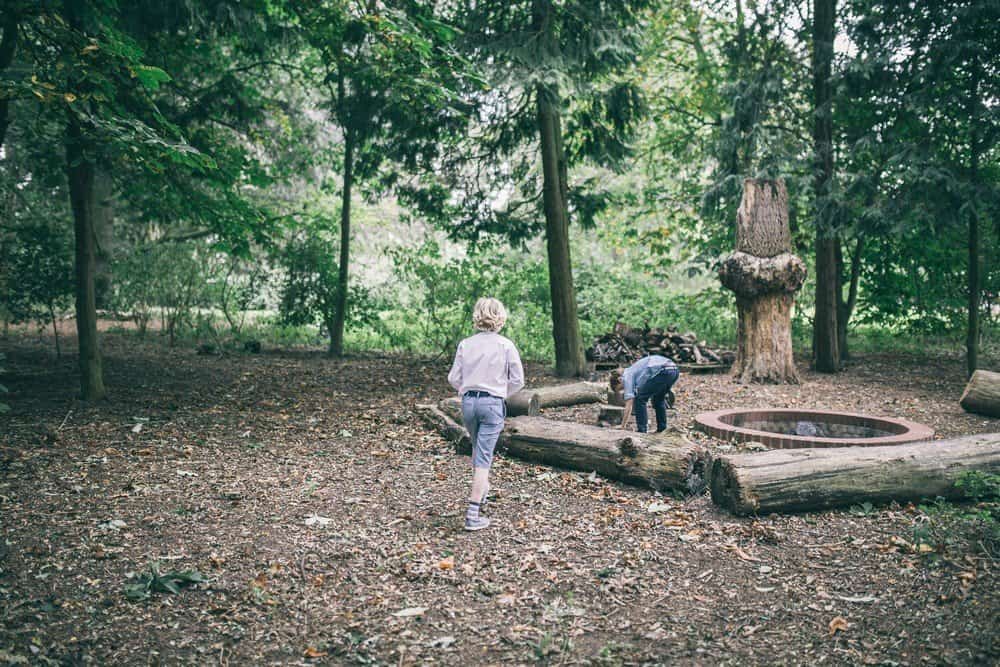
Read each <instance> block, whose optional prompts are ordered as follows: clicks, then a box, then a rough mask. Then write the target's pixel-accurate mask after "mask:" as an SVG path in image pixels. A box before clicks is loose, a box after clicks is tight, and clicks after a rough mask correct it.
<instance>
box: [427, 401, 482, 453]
mask: <svg viewBox="0 0 1000 667" xmlns="http://www.w3.org/2000/svg"><path fill="white" fill-rule="evenodd" d="M416 407H417V414H419V415H420V416H421V417H423V419H424V422H425V423H426V424H427V425H428V426H430V427H431V428H434V429H436V430H437V431H438V432H439V433H440V434H441V435H442V436H443V437H444V439H445V440H447V441H448V442H450V443H452V444H453V445H454V446H455V453H456V454H472V441H471V440H469V432H468V431H467V430H465V427H464V426H463V425H462V423H461V421H458V422H456V421H455V420H454V419H452V417H451V416H450V415H448V414H447V413H446V412H445V411H444V410H442V409H441V408H439V407H438V406H436V405H417V406H416Z"/></svg>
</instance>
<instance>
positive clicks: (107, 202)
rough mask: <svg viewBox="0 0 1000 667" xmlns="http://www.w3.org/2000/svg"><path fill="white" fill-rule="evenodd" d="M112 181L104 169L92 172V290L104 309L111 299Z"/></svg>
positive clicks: (112, 242)
mask: <svg viewBox="0 0 1000 667" xmlns="http://www.w3.org/2000/svg"><path fill="white" fill-rule="evenodd" d="M113 196H114V181H112V179H111V175H110V174H108V172H106V171H105V170H104V169H100V168H98V169H96V170H95V172H94V202H95V206H94V238H95V239H96V248H95V252H96V264H95V266H94V292H95V299H96V302H97V307H98V308H102V309H106V308H108V307H109V305H110V301H111V253H112V245H113V244H114V239H115V231H114V220H115V209H114V205H113V201H112V197H113Z"/></svg>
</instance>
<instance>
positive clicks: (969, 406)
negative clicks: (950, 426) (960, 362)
mask: <svg viewBox="0 0 1000 667" xmlns="http://www.w3.org/2000/svg"><path fill="white" fill-rule="evenodd" d="M959 405H961V406H962V409H963V410H965V411H966V412H972V413H975V414H980V415H985V416H987V417H1000V373H993V372H991V371H984V370H977V371H976V372H975V373H973V374H972V377H971V378H969V383H968V384H967V385H965V391H964V392H962V398H961V399H960V400H959Z"/></svg>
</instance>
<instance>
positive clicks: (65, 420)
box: [56, 408, 73, 433]
mask: <svg viewBox="0 0 1000 667" xmlns="http://www.w3.org/2000/svg"><path fill="white" fill-rule="evenodd" d="M71 414H73V408H70V409H69V410H68V411H67V412H66V416H65V417H63V420H62V424H59V428H57V429H56V433H58V432H59V431H61V430H63V426H65V425H66V422H67V421H69V416H70V415H71Z"/></svg>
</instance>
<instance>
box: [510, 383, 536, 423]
mask: <svg viewBox="0 0 1000 667" xmlns="http://www.w3.org/2000/svg"><path fill="white" fill-rule="evenodd" d="M539 401H540V399H539V396H538V394H537V393H536V392H534V391H532V390H531V389H522V390H521V391H519V392H517V393H516V394H514V395H513V396H511V397H510V398H508V399H507V415H508V416H510V417H521V416H523V415H527V416H529V417H534V416H536V415H537V414H538V410H539V408H540V407H541V405H540V404H539Z"/></svg>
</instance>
